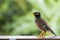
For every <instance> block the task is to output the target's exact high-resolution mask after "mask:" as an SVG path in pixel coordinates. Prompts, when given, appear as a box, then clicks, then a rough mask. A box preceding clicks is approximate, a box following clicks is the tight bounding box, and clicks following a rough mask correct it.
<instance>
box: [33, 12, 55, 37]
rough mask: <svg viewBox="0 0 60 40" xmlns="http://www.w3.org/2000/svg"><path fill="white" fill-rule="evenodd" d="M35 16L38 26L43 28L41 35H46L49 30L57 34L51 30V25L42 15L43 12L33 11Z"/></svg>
mask: <svg viewBox="0 0 60 40" xmlns="http://www.w3.org/2000/svg"><path fill="white" fill-rule="evenodd" d="M33 14H34V16H35V23H36V25H37V27H38V28H40V29H41V31H42V33H40V35H39V36H40V37H43V38H44V36H45V33H46V32H47V31H50V32H51V33H52V34H54V35H55V36H56V34H55V33H54V32H53V31H52V30H51V28H50V27H49V25H48V24H47V22H46V21H45V20H44V19H43V18H42V17H41V13H40V12H34V13H33Z"/></svg>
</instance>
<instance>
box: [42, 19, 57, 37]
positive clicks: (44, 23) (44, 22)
mask: <svg viewBox="0 0 60 40" xmlns="http://www.w3.org/2000/svg"><path fill="white" fill-rule="evenodd" d="M41 22H42V25H44V26H45V28H46V29H48V30H49V31H50V32H52V33H53V34H54V35H55V36H56V34H55V33H54V32H53V31H52V29H51V28H50V27H49V25H48V24H47V22H46V21H45V20H44V19H43V18H42V19H41Z"/></svg>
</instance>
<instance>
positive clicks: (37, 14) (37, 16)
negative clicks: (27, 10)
mask: <svg viewBox="0 0 60 40" xmlns="http://www.w3.org/2000/svg"><path fill="white" fill-rule="evenodd" d="M33 14H34V16H35V17H36V18H41V14H40V12H34V13H33Z"/></svg>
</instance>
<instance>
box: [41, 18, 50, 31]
mask: <svg viewBox="0 0 60 40" xmlns="http://www.w3.org/2000/svg"><path fill="white" fill-rule="evenodd" d="M41 23H42V25H44V26H45V28H46V29H48V30H51V29H50V27H49V25H48V23H47V22H46V20H44V19H43V18H41Z"/></svg>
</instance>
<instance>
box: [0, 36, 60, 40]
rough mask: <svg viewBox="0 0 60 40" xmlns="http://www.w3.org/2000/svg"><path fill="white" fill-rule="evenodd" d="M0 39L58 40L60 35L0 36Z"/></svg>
mask: <svg viewBox="0 0 60 40" xmlns="http://www.w3.org/2000/svg"><path fill="white" fill-rule="evenodd" d="M1 39H5V40H6V39H8V40H25V39H26V40H32V39H34V40H45V39H46V40H53V39H54V40H57V39H59V40H60V36H45V38H44V39H41V38H38V37H37V36H0V40H1Z"/></svg>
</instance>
